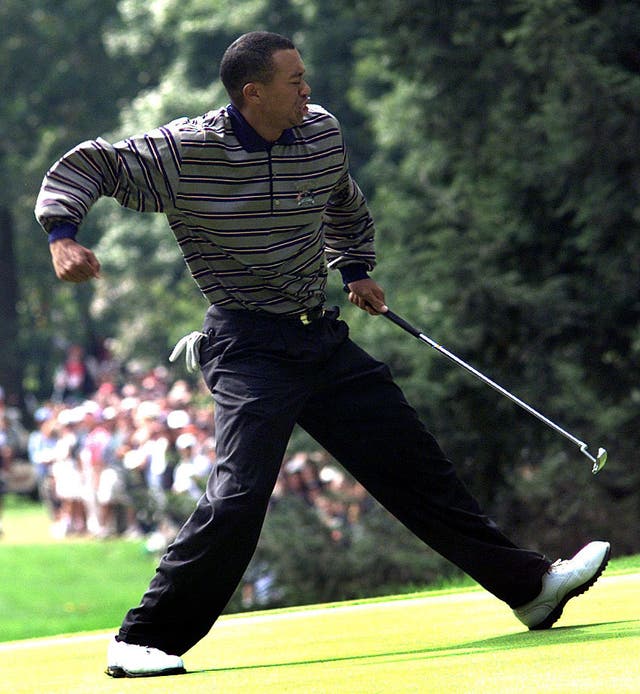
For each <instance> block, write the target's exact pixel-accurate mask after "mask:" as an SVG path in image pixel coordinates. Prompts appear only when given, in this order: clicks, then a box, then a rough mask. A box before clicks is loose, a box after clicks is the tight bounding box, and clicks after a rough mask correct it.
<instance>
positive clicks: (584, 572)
mask: <svg viewBox="0 0 640 694" xmlns="http://www.w3.org/2000/svg"><path fill="white" fill-rule="evenodd" d="M220 76H221V79H222V82H223V84H224V86H225V88H226V90H227V92H228V94H229V99H230V104H229V105H227V106H225V107H223V108H219V109H217V110H213V111H210V112H208V113H206V114H205V115H204V116H201V117H197V118H181V119H178V120H176V121H173V122H171V123H169V124H168V125H165V126H163V127H160V128H158V129H157V130H153V131H151V132H148V133H146V134H144V135H139V136H135V137H131V138H129V139H126V140H124V141H122V142H117V143H115V144H110V143H108V142H106V141H104V140H102V139H97V140H93V141H90V142H84V143H82V144H80V145H78V146H77V147H76V148H75V149H73V150H72V151H70V152H68V153H67V154H66V155H64V156H63V157H62V158H61V159H60V160H59V161H58V162H56V163H55V164H54V166H53V167H52V168H51V169H50V171H49V172H48V173H47V174H46V177H45V179H44V182H43V184H42V189H41V191H40V194H39V197H38V201H37V206H36V215H37V218H38V220H39V221H40V223H41V225H42V226H43V227H44V229H45V230H46V231H47V232H48V235H49V242H50V249H51V255H52V261H53V266H54V269H55V272H56V274H57V276H58V277H59V278H60V279H62V280H66V281H69V282H83V281H85V280H89V279H91V278H95V277H98V276H99V272H100V264H99V262H98V260H97V259H96V257H95V255H94V254H93V252H92V251H91V250H89V249H88V248H86V247H84V246H82V245H80V244H79V243H78V242H76V240H75V238H76V234H77V232H78V228H79V226H80V225H81V223H82V221H83V219H84V217H85V215H86V214H87V212H88V210H89V209H90V208H91V206H92V205H93V204H94V203H95V201H96V200H97V199H98V198H99V197H100V196H104V195H106V196H111V197H114V198H115V199H116V200H117V201H118V202H119V203H120V204H121V205H123V206H126V207H130V208H133V209H135V210H138V211H140V212H163V213H164V214H165V215H166V217H167V219H168V222H169V226H170V228H171V230H172V232H173V234H174V235H175V237H176V240H177V242H178V245H179V247H180V250H181V251H182V253H183V255H184V259H185V261H186V263H187V265H188V267H189V269H190V271H191V273H192V275H193V278H194V280H195V282H196V283H197V285H198V287H199V288H200V290H201V292H202V293H203V294H204V296H205V297H206V299H207V300H208V302H209V308H208V310H207V312H206V315H205V317H204V325H203V327H202V331H200V332H194V333H192V334H191V335H189V336H187V337H186V338H184V339H183V340H182V341H181V344H180V347H184V348H185V349H186V351H187V359H188V361H189V362H191V363H193V362H196V363H198V364H199V365H200V367H201V370H202V374H203V377H204V379H205V381H206V383H207V385H208V387H209V388H210V390H211V392H212V394H213V399H214V403H215V436H216V445H217V451H216V453H217V458H216V464H215V468H214V470H213V471H212V473H211V476H210V478H209V480H208V483H207V488H206V492H205V494H204V495H203V496H202V498H201V499H200V500H199V501H198V503H197V506H196V508H195V511H194V512H193V515H192V516H191V517H190V518H189V520H187V522H186V523H185V525H184V527H183V528H182V529H181V530H180V532H179V533H178V536H177V537H176V539H175V541H174V542H173V544H172V545H171V546H170V547H169V548H168V550H167V552H166V554H165V555H164V557H163V558H162V559H161V561H160V564H159V567H158V569H157V572H156V574H155V576H154V577H153V579H152V581H151V584H150V586H149V588H148V590H147V592H146V593H145V594H144V596H143V597H142V601H141V603H140V605H138V606H137V607H135V608H133V609H131V610H130V611H129V612H128V614H127V615H126V616H125V618H124V621H123V623H122V625H121V628H120V631H119V633H118V634H117V636H115V637H114V639H113V641H112V642H111V644H110V646H109V650H108V654H107V673H108V674H110V675H112V676H114V677H125V676H132V677H133V676H135V677H140V676H147V675H161V674H167V675H168V674H176V673H181V672H184V664H183V660H182V658H181V656H182V655H183V654H184V653H185V652H186V651H188V650H189V649H190V648H191V647H192V646H193V645H194V644H195V643H196V642H197V641H198V640H199V639H201V638H202V637H203V636H204V635H205V634H207V632H208V631H209V630H210V629H211V627H212V625H213V624H214V622H215V621H216V619H217V618H218V616H219V615H220V613H221V612H222V610H223V608H224V607H225V605H226V604H227V602H228V600H229V598H230V597H231V595H232V594H233V592H234V590H235V588H236V586H237V584H238V583H239V581H240V579H241V577H242V575H243V573H244V571H245V569H246V567H247V564H248V563H249V560H250V559H251V556H252V554H253V552H254V550H255V547H256V543H257V541H258V537H259V535H260V530H261V527H262V523H263V520H264V516H265V512H266V509H267V504H268V501H269V497H270V495H271V492H272V489H273V486H274V483H275V481H276V477H277V475H278V470H279V467H280V464H281V461H282V460H283V457H284V454H285V448H286V445H287V442H288V439H289V437H290V435H291V432H292V429H293V427H294V425H295V424H296V423H298V424H299V425H300V426H301V427H303V428H304V429H305V430H306V431H307V432H309V434H310V435H311V436H312V437H313V438H315V439H316V441H317V442H318V443H319V444H320V445H322V446H323V447H324V448H325V449H326V450H327V451H328V452H329V453H331V454H332V455H333V456H334V457H335V458H336V459H337V460H338V461H340V462H341V463H342V465H344V467H345V468H346V469H347V470H349V471H350V472H351V473H352V474H353V475H354V476H355V477H356V478H357V479H358V480H359V481H360V482H361V483H362V484H363V485H364V486H365V487H366V488H367V490H368V491H369V492H370V493H371V494H372V495H373V496H374V497H375V498H376V499H378V500H379V501H380V502H381V503H382V504H383V505H384V506H385V507H386V508H387V509H388V510H389V511H390V512H391V513H392V514H393V515H395V516H396V517H397V518H398V519H399V520H400V521H401V522H402V523H404V525H406V527H407V528H409V529H410V530H411V531H413V532H414V533H415V534H416V535H417V536H418V537H419V538H420V539H421V540H423V541H424V542H425V543H426V544H428V545H429V546H431V547H432V548H434V549H435V550H436V551H438V552H439V553H440V554H442V555H443V556H444V557H446V558H447V559H449V560H450V561H452V562H453V563H454V564H456V565H457V566H458V567H460V568H461V569H462V570H464V571H465V572H466V573H467V574H469V575H470V576H471V577H473V578H474V579H475V580H476V581H477V582H478V583H479V584H481V585H482V586H484V587H485V588H486V589H487V590H488V591H490V592H491V593H493V595H495V596H496V597H498V598H499V599H500V600H502V601H504V602H505V603H506V604H507V605H508V606H509V607H511V608H512V609H513V610H514V611H515V614H516V616H517V617H518V618H519V619H520V620H521V621H522V622H523V623H524V624H525V625H526V626H528V627H529V628H531V629H545V628H548V627H550V626H551V625H552V624H553V623H554V622H555V621H556V620H557V619H558V617H559V616H560V614H561V612H562V609H563V607H564V605H565V603H566V602H567V600H569V599H570V598H572V597H573V596H575V595H578V594H580V593H582V592H584V591H585V590H586V589H587V588H588V587H589V586H590V585H592V584H593V583H594V582H595V580H596V579H597V578H598V576H599V575H600V574H601V573H602V571H603V570H604V567H605V566H606V563H607V561H608V557H609V544H608V543H606V542H592V543H590V544H588V545H587V546H586V547H585V548H583V549H582V550H581V551H580V552H579V553H578V554H577V555H576V556H575V557H574V558H573V559H571V560H569V561H563V562H556V563H555V564H551V562H550V561H549V560H548V559H547V558H546V557H545V556H543V555H542V554H539V553H538V552H534V551H531V550H528V549H522V548H520V547H517V546H516V545H515V544H514V543H513V542H511V541H510V540H509V539H508V538H507V537H506V536H505V535H504V534H503V533H502V532H501V531H500V530H499V529H498V528H497V527H496V525H495V524H494V523H493V522H492V521H491V520H490V519H489V518H488V517H487V516H486V515H485V514H484V513H483V512H482V510H481V509H480V508H479V506H478V504H477V502H476V501H475V500H474V499H473V498H472V496H470V494H469V492H468V491H467V490H466V489H465V487H464V486H463V484H462V483H461V482H460V480H459V479H458V477H457V476H456V473H455V471H454V468H453V466H452V464H451V462H450V461H449V460H448V459H447V457H446V456H445V454H444V453H443V452H442V450H441V449H440V447H439V445H438V443H437V442H436V440H435V439H434V437H433V436H432V435H431V434H430V433H429V432H428V431H427V430H426V429H425V427H424V426H423V424H422V423H421V422H420V420H419V419H418V417H417V415H416V413H415V411H414V410H413V409H412V408H411V407H410V405H409V404H408V403H407V401H406V400H405V398H404V396H403V394H402V392H401V391H400V389H399V388H398V386H397V385H396V384H395V383H394V381H393V380H392V377H391V375H390V373H389V369H388V368H387V366H385V365H384V364H383V363H380V362H378V361H376V360H375V359H373V358H372V357H371V356H369V355H368V354H367V353H365V352H364V351H363V350H362V349H360V348H359V347H358V346H357V345H356V344H354V343H353V342H352V341H351V340H350V339H349V335H348V328H347V325H346V324H345V323H344V322H343V321H341V320H340V319H339V318H338V311H337V309H334V308H327V307H326V306H325V285H326V280H327V271H328V270H329V269H336V270H338V271H339V272H340V273H341V274H342V280H343V282H344V285H345V287H346V288H347V289H348V291H349V300H350V301H351V302H352V303H353V304H355V305H356V306H358V307H359V308H361V309H363V310H365V311H367V312H368V313H370V314H372V315H376V314H381V313H384V312H385V311H386V310H387V308H386V306H385V297H384V292H383V290H382V288H381V287H380V286H379V285H378V284H377V283H376V282H375V281H374V280H373V279H372V278H371V277H370V276H369V273H370V272H371V271H372V270H373V268H374V265H375V254H374V223H373V221H372V218H371V215H370V213H369V210H368V208H367V204H366V201H365V199H364V197H363V195H362V193H361V191H360V189H359V188H358V186H357V184H356V183H355V182H354V180H353V179H352V178H351V176H350V174H349V170H348V165H347V155H346V149H345V143H344V141H343V136H342V132H341V129H340V124H339V123H338V121H337V120H336V118H335V117H334V116H333V115H331V114H330V113H328V112H327V111H325V110H324V109H323V108H321V107H320V106H315V105H311V104H310V103H309V95H310V92H311V90H310V88H309V85H308V83H307V81H306V78H305V67H304V64H303V61H302V59H301V57H300V54H299V53H298V51H297V50H296V48H295V46H294V45H293V43H292V42H291V41H290V40H289V39H287V38H285V37H283V36H280V35H278V34H273V33H268V32H252V33H249V34H245V35H243V36H241V37H240V38H238V39H237V40H236V41H235V42H234V43H232V44H231V45H230V46H229V48H228V49H227V50H226V52H225V54H224V56H223V58H222V62H221V67H220ZM131 243H135V227H133V228H132V231H131ZM158 309H159V310H162V307H161V306H159V307H158ZM294 531H295V528H292V532H294Z"/></svg>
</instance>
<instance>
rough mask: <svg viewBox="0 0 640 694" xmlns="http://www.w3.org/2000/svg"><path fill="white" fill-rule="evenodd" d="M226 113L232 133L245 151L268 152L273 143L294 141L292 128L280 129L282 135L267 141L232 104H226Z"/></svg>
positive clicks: (287, 143) (290, 143)
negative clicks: (274, 139)
mask: <svg viewBox="0 0 640 694" xmlns="http://www.w3.org/2000/svg"><path fill="white" fill-rule="evenodd" d="M227 113H228V114H229V120H230V121H231V127H232V128H233V133H234V135H235V136H236V137H237V138H238V141H239V142H240V144H241V145H242V149H244V150H246V151H247V152H268V151H270V149H271V148H272V147H273V145H292V144H293V143H294V142H295V141H296V137H295V135H294V134H293V130H292V129H291V128H287V129H286V130H283V131H282V135H280V137H279V138H278V139H277V140H276V141H275V142H269V141H268V140H265V139H264V137H262V136H261V135H258V133H257V132H256V131H255V130H254V129H253V128H252V127H251V126H250V125H249V123H248V122H247V121H246V119H245V117H244V116H243V115H242V114H241V113H240V111H239V110H238V109H237V108H236V107H235V106H234V105H233V104H229V105H228V106H227Z"/></svg>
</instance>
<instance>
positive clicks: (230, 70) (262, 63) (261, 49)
mask: <svg viewBox="0 0 640 694" xmlns="http://www.w3.org/2000/svg"><path fill="white" fill-rule="evenodd" d="M291 49H295V46H294V45H293V42H292V41H291V40H290V39H288V38H286V36H281V35H280V34H274V33H272V32H270V31H251V32H249V33H248V34H243V35H242V36H240V37H239V38H237V39H236V40H235V41H234V42H233V43H232V44H231V45H230V46H229V48H227V50H226V51H225V52H224V55H223V56H222V62H221V63H220V79H221V80H222V84H224V87H225V89H226V90H227V93H228V94H229V96H230V97H231V101H232V102H233V103H235V104H236V105H238V106H240V105H242V100H243V96H242V89H243V87H244V86H245V84H248V83H249V82H264V83H268V82H270V81H271V78H272V77H273V73H274V67H273V54H274V53H275V52H276V51H280V50H291Z"/></svg>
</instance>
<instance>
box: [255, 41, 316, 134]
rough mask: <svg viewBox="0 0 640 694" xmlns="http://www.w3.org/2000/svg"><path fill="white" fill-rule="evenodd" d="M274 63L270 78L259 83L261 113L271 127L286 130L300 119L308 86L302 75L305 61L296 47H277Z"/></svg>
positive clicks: (309, 91)
mask: <svg viewBox="0 0 640 694" xmlns="http://www.w3.org/2000/svg"><path fill="white" fill-rule="evenodd" d="M273 63H274V67H275V73H274V75H273V79H272V80H271V81H270V82H268V83H261V85H260V86H261V91H262V96H263V101H262V115H263V117H264V119H265V121H267V122H268V123H269V125H270V126H271V127H273V128H278V129H282V130H285V129H286V128H291V127H293V126H295V125H300V124H301V123H302V121H303V119H304V116H305V114H306V113H307V111H308V109H307V103H308V101H309V94H310V93H311V88H310V87H309V85H308V84H307V82H306V81H305V79H304V73H305V69H304V63H303V62H302V58H300V54H299V53H298V51H296V50H295V49H292V50H281V51H276V52H275V53H274V54H273Z"/></svg>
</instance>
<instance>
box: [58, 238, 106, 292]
mask: <svg viewBox="0 0 640 694" xmlns="http://www.w3.org/2000/svg"><path fill="white" fill-rule="evenodd" d="M49 250H50V251H51V259H52V262H53V269H54V270H55V273H56V276H57V277H58V279H61V280H64V281H65V282H86V281H87V280H90V279H93V278H96V279H97V278H99V277H100V263H99V262H98V259H97V258H96V256H95V255H94V253H93V251H90V250H89V249H88V248H85V247H84V246H81V245H80V244H79V243H78V242H77V241H74V240H73V239H59V240H58V241H54V242H53V243H51V244H49Z"/></svg>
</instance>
